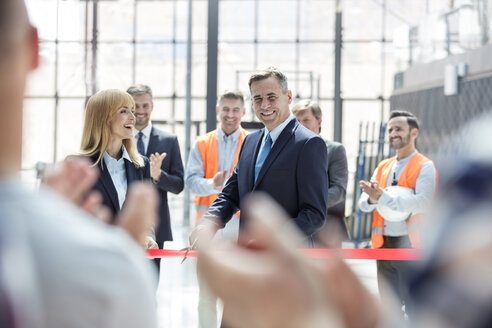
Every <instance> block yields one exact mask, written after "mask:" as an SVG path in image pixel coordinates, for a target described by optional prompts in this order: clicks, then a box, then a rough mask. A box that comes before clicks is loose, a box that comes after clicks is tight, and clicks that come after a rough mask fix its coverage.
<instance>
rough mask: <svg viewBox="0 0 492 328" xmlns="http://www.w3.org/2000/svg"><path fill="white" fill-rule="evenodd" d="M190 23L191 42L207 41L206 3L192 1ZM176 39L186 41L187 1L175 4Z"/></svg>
mask: <svg viewBox="0 0 492 328" xmlns="http://www.w3.org/2000/svg"><path fill="white" fill-rule="evenodd" d="M219 12H220V7H219ZM192 21H193V26H192V33H193V37H192V38H193V42H195V41H207V38H208V36H207V33H208V32H207V31H208V25H207V24H208V1H193V17H192ZM176 39H177V40H181V41H183V40H184V41H186V40H187V39H188V1H178V2H176Z"/></svg>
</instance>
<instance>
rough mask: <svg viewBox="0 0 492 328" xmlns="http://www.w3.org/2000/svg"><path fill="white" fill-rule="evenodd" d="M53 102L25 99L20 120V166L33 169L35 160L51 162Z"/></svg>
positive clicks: (53, 126) (49, 100) (53, 118)
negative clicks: (22, 116)
mask: <svg viewBox="0 0 492 328" xmlns="http://www.w3.org/2000/svg"><path fill="white" fill-rule="evenodd" d="M54 108H55V102H54V100H52V99H26V100H25V101H24V120H23V122H22V131H23V138H22V139H23V142H22V168H23V169H33V168H34V166H35V165H36V162H38V161H42V162H47V163H51V162H53V152H54V147H53V145H54V144H55V143H54V135H55V134H54V131H55V125H54V121H55V115H54Z"/></svg>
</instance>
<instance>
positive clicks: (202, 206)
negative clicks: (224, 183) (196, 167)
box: [195, 128, 248, 224]
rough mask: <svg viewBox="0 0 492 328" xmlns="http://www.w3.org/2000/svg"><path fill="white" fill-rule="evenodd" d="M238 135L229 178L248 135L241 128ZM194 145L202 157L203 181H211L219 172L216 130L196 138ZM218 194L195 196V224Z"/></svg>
mask: <svg viewBox="0 0 492 328" xmlns="http://www.w3.org/2000/svg"><path fill="white" fill-rule="evenodd" d="M240 129H241V133H240V135H239V140H238V142H237V148H236V154H235V155H234V162H233V163H232V166H231V167H230V169H229V177H230V176H231V175H232V170H233V169H234V167H235V166H236V164H237V160H238V157H239V151H240V150H241V146H242V144H243V141H244V138H245V137H246V135H247V134H248V131H246V130H245V129H243V128H240ZM196 145H197V147H198V150H199V151H200V155H202V163H203V171H204V173H205V179H211V178H213V177H214V175H215V174H216V173H217V172H219V145H218V142H217V130H213V131H211V132H209V133H207V134H205V135H203V136H200V137H198V139H197V140H196ZM217 196H218V194H212V195H208V196H195V204H197V205H198V206H197V212H196V218H195V224H196V223H197V222H198V220H200V218H201V217H202V216H203V214H205V212H206V210H207V208H208V207H209V206H210V205H212V203H213V202H214V200H215V199H216V198H217Z"/></svg>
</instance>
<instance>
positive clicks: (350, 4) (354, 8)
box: [342, 0, 383, 40]
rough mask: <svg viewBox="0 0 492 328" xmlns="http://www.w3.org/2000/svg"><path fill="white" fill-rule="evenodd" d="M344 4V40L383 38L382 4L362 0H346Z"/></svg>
mask: <svg viewBox="0 0 492 328" xmlns="http://www.w3.org/2000/svg"><path fill="white" fill-rule="evenodd" d="M342 4H343V9H342V10H343V11H342V15H343V17H342V25H343V38H344V40H350V39H356V40H367V39H381V31H382V26H383V25H382V23H381V22H382V20H381V18H382V12H383V9H382V6H381V4H379V3H378V2H374V1H360V0H344V1H343V2H342Z"/></svg>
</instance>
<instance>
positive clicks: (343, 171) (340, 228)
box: [292, 99, 350, 247]
mask: <svg viewBox="0 0 492 328" xmlns="http://www.w3.org/2000/svg"><path fill="white" fill-rule="evenodd" d="M292 114H294V115H295V117H296V118H297V120H298V121H299V123H301V124H302V125H303V126H304V127H306V128H308V129H309V130H311V131H313V132H314V133H316V134H318V135H319V134H320V133H321V122H322V121H323V112H322V111H321V107H320V106H319V104H318V103H317V102H315V101H312V100H310V99H304V100H300V101H298V102H296V103H295V104H294V106H292ZM323 140H324V141H325V144H326V150H327V152H328V211H327V213H326V226H325V227H326V228H327V229H330V228H331V229H336V230H337V233H338V236H339V240H338V241H332V242H331V245H332V247H341V246H342V243H341V241H342V240H348V239H350V236H349V233H348V229H347V224H346V222H345V195H346V190H347V181H348V167H347V154H346V152H345V147H344V146H343V145H342V144H341V143H339V142H335V141H330V140H328V139H324V138H323ZM322 230H323V229H322ZM319 233H322V232H319ZM315 241H317V238H316V236H315Z"/></svg>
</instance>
